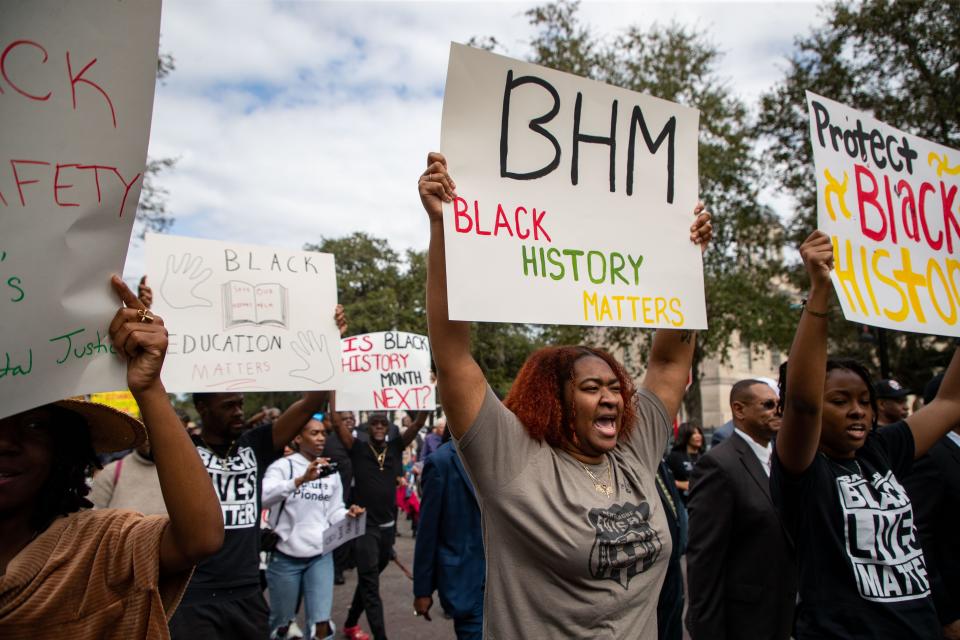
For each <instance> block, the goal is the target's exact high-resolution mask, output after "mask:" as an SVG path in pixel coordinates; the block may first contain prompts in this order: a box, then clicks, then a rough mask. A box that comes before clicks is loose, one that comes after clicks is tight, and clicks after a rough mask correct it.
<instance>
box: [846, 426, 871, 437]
mask: <svg viewBox="0 0 960 640" xmlns="http://www.w3.org/2000/svg"><path fill="white" fill-rule="evenodd" d="M868 431H869V430H868V429H867V426H866V425H865V424H852V425H850V426H849V427H847V433H848V434H850V436H851V437H853V438H857V439H862V438H866V437H867V432H868Z"/></svg>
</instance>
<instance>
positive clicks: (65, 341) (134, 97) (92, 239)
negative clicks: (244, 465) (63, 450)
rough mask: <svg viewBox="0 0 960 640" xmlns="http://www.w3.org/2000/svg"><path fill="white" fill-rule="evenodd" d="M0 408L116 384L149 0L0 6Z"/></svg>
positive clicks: (137, 180) (152, 45) (149, 84)
mask: <svg viewBox="0 0 960 640" xmlns="http://www.w3.org/2000/svg"><path fill="white" fill-rule="evenodd" d="M0 16H2V17H0V123H2V125H0V317H2V318H3V331H2V332H0V417H4V416H7V415H11V414H14V413H18V412H20V411H23V410H25V409H28V408H31V407H34V406H37V405H40V404H43V403H45V402H50V401H53V400H58V399H61V398H64V397H67V396H73V395H79V394H85V393H90V392H94V391H109V390H113V389H124V388H126V368H125V367H124V366H123V365H122V363H121V361H120V359H119V358H117V357H116V356H115V355H113V354H112V346H111V345H110V339H109V337H108V333H107V328H108V327H109V325H110V321H111V320H112V319H113V315H114V313H116V310H117V309H118V308H119V306H120V300H119V298H117V296H116V294H115V293H114V292H113V290H112V289H111V287H110V283H109V278H110V275H111V274H114V273H121V272H122V270H123V263H124V260H125V259H126V254H127V245H128V244H129V241H130V232H131V229H132V226H133V220H134V217H135V215H136V211H137V202H138V201H139V199H140V187H141V186H142V182H143V171H144V166H145V163H146V156H147V139H148V138H149V135H150V117H151V113H152V110H153V90H154V86H155V84H156V77H157V45H158V42H159V37H160V35H159V34H160V1H159V0H143V1H139V2H121V3H118V2H115V1H114V0H90V1H89V2H67V1H66V0H4V2H3V8H2V10H0Z"/></svg>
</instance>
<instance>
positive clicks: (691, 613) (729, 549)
mask: <svg viewBox="0 0 960 640" xmlns="http://www.w3.org/2000/svg"><path fill="white" fill-rule="evenodd" d="M687 506H688V509H689V511H690V542H689V546H688V547H687V585H688V593H689V597H690V605H689V609H688V611H687V629H688V630H689V631H690V635H691V636H692V638H693V639H694V640H702V639H710V640H723V639H733V638H743V639H744V640H766V639H777V640H779V639H783V640H786V639H787V638H789V637H790V633H791V631H792V629H793V614H794V608H795V605H796V597H797V567H796V556H795V554H794V550H793V544H792V542H791V540H790V537H789V536H788V534H787V532H786V530H785V529H784V527H783V525H782V523H781V521H780V516H779V514H778V513H777V510H776V509H775V508H774V505H773V501H772V500H771V498H770V484H769V479H768V478H767V474H766V473H765V472H764V470H763V467H762V466H761V464H760V461H759V460H757V456H756V454H755V453H754V452H753V451H752V450H751V449H750V445H748V444H747V443H746V442H745V441H744V439H743V438H741V437H740V436H739V435H736V434H734V435H731V436H730V437H729V438H727V439H726V440H724V441H723V442H721V443H720V444H719V445H717V446H716V447H714V448H713V449H711V450H710V451H709V452H708V453H707V454H706V455H705V456H703V457H702V458H700V462H699V463H698V464H697V466H696V467H695V468H694V470H693V476H692V478H691V494H690V502H689V503H688V505H687Z"/></svg>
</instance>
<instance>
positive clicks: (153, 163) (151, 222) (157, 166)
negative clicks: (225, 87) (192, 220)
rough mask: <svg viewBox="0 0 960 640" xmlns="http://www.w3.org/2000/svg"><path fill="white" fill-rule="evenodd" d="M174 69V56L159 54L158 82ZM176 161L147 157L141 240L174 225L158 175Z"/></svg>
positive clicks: (139, 209)
mask: <svg viewBox="0 0 960 640" xmlns="http://www.w3.org/2000/svg"><path fill="white" fill-rule="evenodd" d="M174 69H176V62H175V61H174V59H173V56H172V55H170V54H169V53H163V52H161V53H160V54H159V55H158V56H157V82H158V83H160V84H162V83H163V81H164V80H165V79H166V78H167V77H168V76H169V75H170V74H171V73H173V70H174ZM176 163H177V159H176V158H153V159H151V158H147V166H146V168H145V169H144V171H143V188H142V189H141V190H140V202H139V203H138V205H137V218H136V225H137V237H138V238H140V239H141V240H143V237H144V235H145V234H146V233H147V232H148V231H153V232H156V233H163V232H164V231H166V230H167V229H169V228H170V227H171V226H172V225H173V216H172V215H171V214H170V213H169V212H168V211H167V195H169V192H168V191H167V190H166V189H164V188H163V187H161V186H160V185H159V184H158V183H157V177H158V176H159V175H160V174H161V173H162V172H163V171H165V170H167V169H172V168H173V166H174V165H175V164H176Z"/></svg>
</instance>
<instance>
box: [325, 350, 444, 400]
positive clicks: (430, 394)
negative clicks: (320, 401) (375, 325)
mask: <svg viewBox="0 0 960 640" xmlns="http://www.w3.org/2000/svg"><path fill="white" fill-rule="evenodd" d="M340 348H341V351H342V352H343V379H342V381H341V382H340V386H339V387H338V388H337V409H342V410H345V411H364V410H370V411H390V410H394V409H403V410H407V411H417V410H424V409H429V410H433V409H435V408H436V406H437V404H436V392H435V388H436V385H435V384H434V383H433V378H432V376H431V373H430V341H429V339H428V338H427V336H421V335H418V334H416V333H406V332H404V331H380V332H378V333H365V334H363V335H359V336H351V337H349V338H344V339H343V340H342V341H341V342H340Z"/></svg>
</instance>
